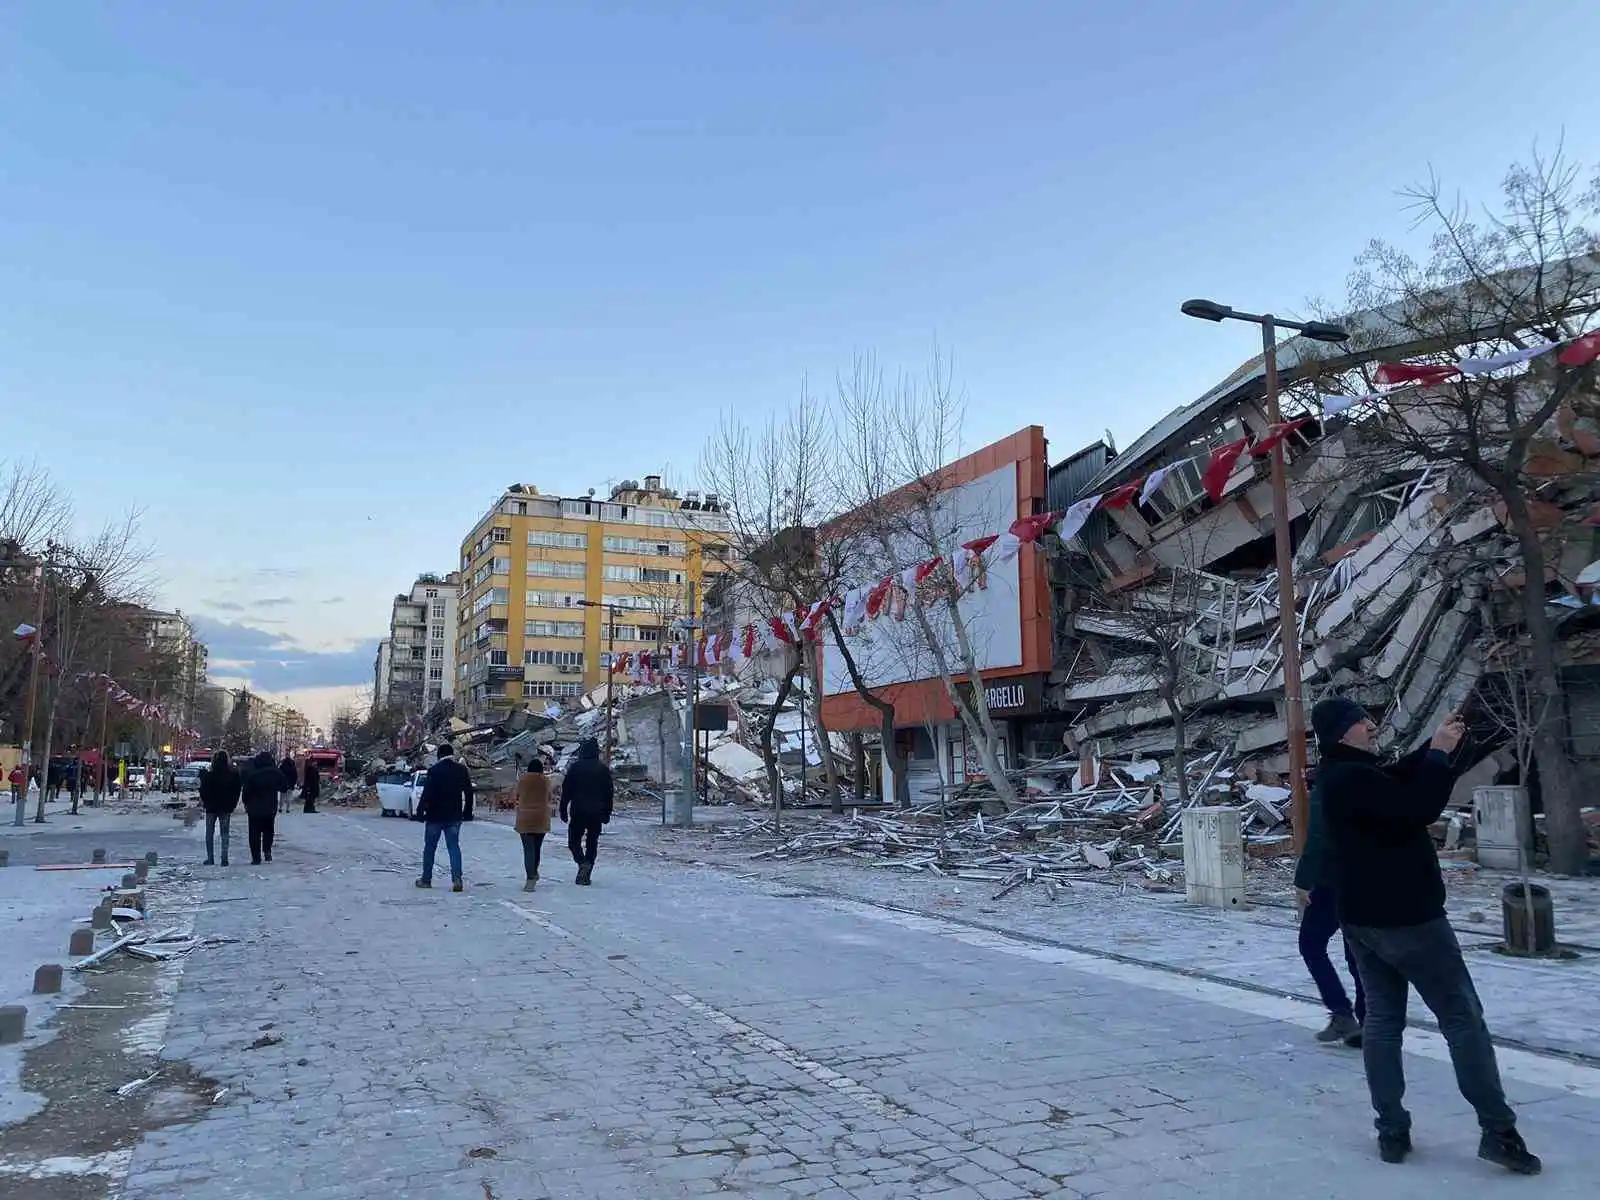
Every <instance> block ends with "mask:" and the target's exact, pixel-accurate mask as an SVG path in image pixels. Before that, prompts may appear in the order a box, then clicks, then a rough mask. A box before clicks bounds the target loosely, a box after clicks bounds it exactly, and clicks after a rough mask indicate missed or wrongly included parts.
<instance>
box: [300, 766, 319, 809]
mask: <svg viewBox="0 0 1600 1200" xmlns="http://www.w3.org/2000/svg"><path fill="white" fill-rule="evenodd" d="M321 795H322V772H321V771H319V770H317V764H316V763H314V762H307V763H306V780H305V782H304V783H302V784H301V785H300V798H301V799H302V800H312V801H314V800H316V799H317V798H318V797H319V796H321Z"/></svg>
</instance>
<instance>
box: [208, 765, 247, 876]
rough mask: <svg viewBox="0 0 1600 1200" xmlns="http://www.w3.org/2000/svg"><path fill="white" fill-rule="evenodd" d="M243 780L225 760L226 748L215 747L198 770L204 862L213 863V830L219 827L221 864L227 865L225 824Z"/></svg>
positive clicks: (237, 799) (214, 851) (227, 823)
mask: <svg viewBox="0 0 1600 1200" xmlns="http://www.w3.org/2000/svg"><path fill="white" fill-rule="evenodd" d="M242 786H243V781H242V780H241V779H240V778H239V772H237V771H235V770H234V769H233V764H232V763H230V762H229V761H228V755H227V752H226V751H223V750H218V751H217V752H216V753H215V754H213V755H212V756H211V765H210V766H209V767H207V768H206V769H205V770H203V771H201V772H200V806H201V807H202V808H204V809H205V810H206V862H205V865H206V866H208V867H212V866H215V865H216V859H217V855H216V844H215V838H216V832H217V826H218V825H221V826H222V865H223V866H227V865H228V826H229V825H230V824H231V823H232V821H233V813H234V810H235V809H236V808H238V807H239V792H240V790H241V789H242Z"/></svg>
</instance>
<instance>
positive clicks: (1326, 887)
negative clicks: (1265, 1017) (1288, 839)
mask: <svg viewBox="0 0 1600 1200" xmlns="http://www.w3.org/2000/svg"><path fill="white" fill-rule="evenodd" d="M1331 854H1332V852H1331V850H1330V849H1329V847H1328V831H1327V821H1326V819H1325V818H1324V817H1323V813H1322V779H1321V776H1318V777H1317V778H1316V779H1315V780H1313V781H1312V784H1311V815H1310V820H1309V821H1308V822H1307V825H1306V844H1305V849H1303V850H1302V851H1301V852H1300V861H1299V862H1298V863H1296V864H1295V869H1294V901H1295V910H1296V911H1297V912H1298V913H1299V914H1300V958H1301V960H1302V961H1303V962H1304V963H1305V964H1306V970H1308V971H1309V972H1311V979H1312V982H1313V983H1315V984H1316V985H1317V994H1318V995H1320V996H1321V997H1322V1006H1323V1007H1324V1008H1326V1009H1327V1010H1328V1026H1327V1028H1326V1029H1324V1030H1323V1031H1322V1032H1321V1033H1319V1034H1317V1041H1319V1042H1324V1043H1330V1044H1331V1043H1333V1042H1343V1043H1344V1044H1345V1045H1347V1046H1351V1047H1354V1048H1359V1047H1360V1046H1361V1023H1362V1022H1363V1021H1365V1020H1366V1019H1367V994H1366V990H1365V989H1364V988H1363V987H1362V986H1361V975H1360V973H1359V972H1358V971H1357V970H1356V962H1355V957H1354V955H1353V954H1352V953H1351V952H1350V942H1349V941H1348V939H1346V938H1344V937H1342V936H1341V937H1340V939H1339V940H1340V942H1341V943H1342V944H1343V946H1344V961H1345V966H1347V967H1349V968H1350V977H1351V978H1352V979H1353V980H1355V985H1356V1002H1355V1004H1354V1005H1352V1004H1351V1003H1350V996H1349V993H1347V992H1346V991H1345V990H1344V982H1343V980H1341V979H1340V978H1339V972H1338V970H1337V969H1336V968H1335V967H1334V965H1333V961H1332V960H1331V959H1330V958H1329V957H1328V943H1329V942H1330V941H1332V940H1333V935H1334V934H1336V933H1338V932H1339V902H1338V900H1337V899H1336V897H1335V894H1334V886H1333V864H1332V862H1331Z"/></svg>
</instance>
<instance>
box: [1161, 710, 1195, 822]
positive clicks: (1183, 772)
mask: <svg viewBox="0 0 1600 1200" xmlns="http://www.w3.org/2000/svg"><path fill="white" fill-rule="evenodd" d="M1163 699H1165V700H1166V702H1167V711H1168V712H1170V713H1171V714H1172V766H1173V770H1175V771H1176V772H1177V773H1178V804H1179V805H1180V806H1181V807H1185V808H1187V807H1188V804H1189V742H1188V729H1187V728H1186V726H1185V724H1184V717H1183V705H1181V704H1179V703H1178V702H1177V701H1176V700H1174V699H1173V698H1172V695H1171V694H1170V693H1169V694H1168V695H1166V696H1164V697H1163Z"/></svg>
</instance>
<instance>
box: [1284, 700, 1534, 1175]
mask: <svg viewBox="0 0 1600 1200" xmlns="http://www.w3.org/2000/svg"><path fill="white" fill-rule="evenodd" d="M1312 727H1313V728H1314V729H1315V730H1316V733H1317V741H1318V743H1319V745H1320V746H1321V748H1322V767H1321V771H1320V775H1321V791H1322V802H1323V809H1324V816H1325V819H1326V822H1327V832H1328V834H1329V837H1330V845H1331V847H1332V850H1333V856H1332V863H1333V877H1334V891H1335V895H1336V897H1337V904H1338V910H1339V921H1340V924H1341V925H1343V927H1344V932H1345V937H1346V938H1347V939H1349V942H1350V947H1351V949H1352V951H1353V952H1354V954H1355V960H1356V971H1357V973H1358V974H1359V975H1360V977H1361V982H1362V984H1363V985H1364V986H1365V987H1366V992H1367V1022H1366V1029H1365V1031H1364V1045H1363V1047H1362V1052H1363V1059H1364V1063H1365V1066H1366V1073H1367V1089H1368V1091H1370V1092H1371V1094H1372V1107H1373V1110H1374V1111H1375V1112H1376V1114H1377V1120H1376V1121H1375V1124H1376V1126H1377V1130H1378V1153H1379V1155H1380V1157H1381V1158H1382V1159H1383V1161H1384V1162H1387V1163H1398V1162H1403V1161H1405V1158H1406V1155H1408V1154H1409V1153H1410V1152H1411V1114H1410V1113H1409V1112H1407V1111H1406V1108H1405V1104H1404V1103H1403V1100H1404V1096H1405V1090H1406V1080H1405V1066H1404V1062H1403V1057H1402V1046H1401V1041H1402V1037H1403V1035H1404V1032H1405V1025H1406V994H1407V990H1408V988H1416V989H1417V994H1418V995H1419V996H1421V997H1422V1002H1423V1003H1424V1004H1426V1005H1427V1006H1428V1007H1429V1008H1430V1009H1431V1010H1432V1011H1433V1015H1434V1016H1435V1017H1436V1018H1438V1022H1439V1032H1440V1033H1441V1034H1442V1035H1443V1036H1444V1039H1445V1042H1446V1044H1447V1045H1448V1046H1449V1047H1450V1062H1451V1065H1452V1066H1454V1068H1455V1074H1456V1086H1457V1087H1459V1088H1460V1089H1461V1094H1462V1096H1463V1097H1465V1098H1466V1100H1467V1102H1468V1103H1469V1104H1471V1105H1472V1107H1473V1109H1474V1110H1475V1111H1476V1112H1477V1114H1478V1124H1479V1126H1480V1128H1481V1130H1482V1136H1481V1137H1480V1139H1479V1142H1478V1157H1479V1158H1482V1159H1484V1160H1486V1161H1488V1162H1492V1163H1494V1164H1496V1165H1497V1166H1502V1167H1505V1168H1506V1169H1507V1170H1509V1171H1514V1172H1516V1173H1518V1174H1521V1175H1537V1174H1538V1173H1539V1171H1540V1169H1541V1166H1542V1164H1541V1163H1540V1161H1539V1159H1538V1158H1537V1157H1536V1156H1535V1155H1533V1154H1531V1153H1530V1152H1529V1151H1528V1147H1527V1146H1526V1145H1525V1144H1524V1143H1523V1140H1522V1136H1521V1135H1520V1134H1519V1133H1518V1132H1517V1118H1516V1114H1515V1113H1514V1112H1512V1110H1511V1106H1510V1105H1509V1104H1507V1103H1506V1097H1505V1089H1504V1088H1503V1087H1502V1086H1501V1083H1500V1068H1499V1064H1498V1063H1497V1062H1496V1060H1495V1053H1494V1043H1493V1042H1491V1041H1490V1040H1489V1028H1488V1026H1487V1025H1485V1024H1484V1020H1483V1006H1482V1005H1481V1004H1480V1003H1479V1001H1478V993H1477V990H1476V989H1475V988H1474V987H1473V986H1472V976H1471V974H1469V973H1468V971H1467V964H1466V960H1465V959H1464V958H1463V957H1462V955H1461V945H1460V943H1459V942H1457V940H1456V935H1455V930H1453V929H1452V928H1451V927H1450V922H1449V920H1448V919H1447V918H1446V917H1445V908H1444V899H1445V893H1444V877H1443V875H1442V874H1441V873H1440V871H1439V854H1438V851H1437V850H1435V848H1434V845H1433V835H1432V834H1431V833H1430V832H1429V829H1428V827H1429V826H1430V825H1432V824H1433V823H1434V822H1435V821H1436V820H1438V819H1439V814H1440V813H1442V812H1443V811H1444V807H1445V805H1446V804H1447V803H1449V800H1450V788H1451V785H1452V784H1453V783H1454V782H1455V774H1454V772H1453V771H1452V770H1451V766H1450V755H1451V754H1452V753H1453V752H1454V750H1455V749H1456V747H1457V746H1458V745H1460V743H1461V736H1462V733H1463V732H1464V729H1465V727H1464V726H1463V724H1462V721H1461V718H1460V716H1458V715H1456V714H1455V713H1452V714H1450V716H1449V717H1447V718H1446V719H1445V721H1444V723H1443V724H1442V725H1440V726H1439V728H1438V730H1437V731H1436V732H1435V733H1434V735H1433V738H1432V740H1431V741H1429V742H1428V744H1427V745H1426V746H1422V747H1420V748H1419V749H1418V750H1417V751H1416V752H1415V753H1413V754H1411V755H1408V756H1407V757H1406V758H1403V759H1401V760H1400V761H1399V762H1397V763H1394V764H1391V765H1385V764H1384V763H1382V762H1381V761H1380V760H1379V758H1378V756H1377V754H1376V753H1375V752H1374V749H1373V747H1374V745H1375V740H1376V735H1377V726H1376V725H1374V724H1373V722H1372V721H1371V720H1370V719H1368V717H1367V715H1366V712H1365V711H1364V710H1363V709H1362V708H1361V707H1360V706H1359V705H1357V704H1355V703H1354V702H1352V701H1350V700H1346V699H1343V698H1340V697H1331V698H1329V699H1326V700H1323V701H1321V702H1319V703H1318V704H1317V706H1316V708H1315V709H1314V710H1313V712H1312Z"/></svg>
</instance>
